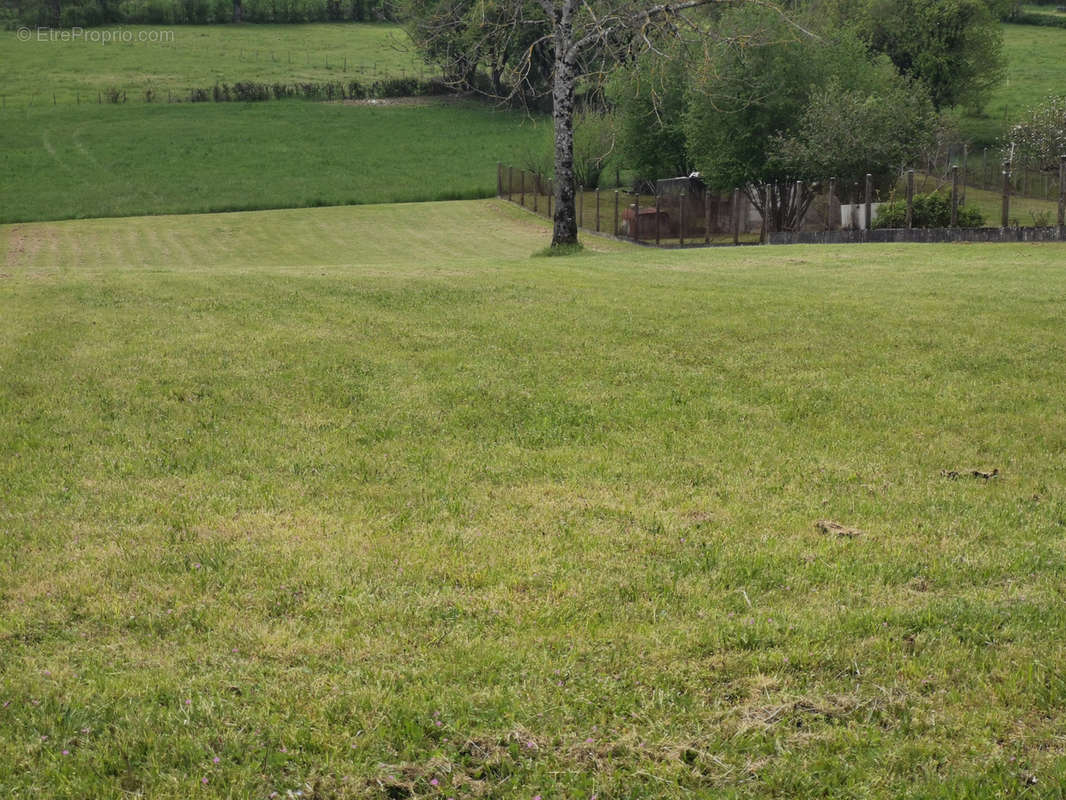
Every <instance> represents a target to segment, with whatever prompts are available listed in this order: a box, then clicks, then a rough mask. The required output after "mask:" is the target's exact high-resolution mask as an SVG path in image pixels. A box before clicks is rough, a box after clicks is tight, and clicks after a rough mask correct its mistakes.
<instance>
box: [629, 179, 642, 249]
mask: <svg viewBox="0 0 1066 800" xmlns="http://www.w3.org/2000/svg"><path fill="white" fill-rule="evenodd" d="M637 189H638V190H639V189H640V187H639V186H638V187H637ZM629 233H630V235H631V236H632V237H633V241H634V242H639V241H640V194H638V193H637V192H633V230H631V231H630V232H629Z"/></svg>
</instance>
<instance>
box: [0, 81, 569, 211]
mask: <svg viewBox="0 0 1066 800" xmlns="http://www.w3.org/2000/svg"><path fill="white" fill-rule="evenodd" d="M414 103H415V104H414V105H391V104H378V105H342V104H340V103H317V102H308V101H301V100H289V101H279V102H269V103H218V104H215V103H205V104H182V105H143V104H142V105H139V106H109V105H103V106H69V107H59V108H51V107H48V108H37V109H22V110H15V111H12V110H8V112H7V113H6V116H4V117H3V119H2V120H0V171H2V173H3V176H4V179H3V181H2V182H0V223H3V222H22V221H30V220H42V219H68V218H79V217H108V216H129V215H134V214H167V213H194V212H205V211H232V210H246V209H263V208H292V207H307V206H323V205H344V204H356V203H390V202H412V201H425V200H454V199H469V198H477V197H489V196H492V195H494V194H495V193H496V162H497V161H503V162H506V163H514V162H516V161H520V160H521V159H522V158H524V157H525V154H526V153H528V152H530V151H532V150H535V149H537V148H543V147H544V146H545V144H546V142H547V141H548V140H547V139H546V138H545V136H544V124H546V122H545V121H543V120H540V119H536V118H533V117H529V116H526V115H523V114H521V113H518V112H514V111H507V110H504V109H498V108H495V107H493V106H490V105H487V104H481V103H474V102H466V101H457V100H453V99H432V98H425V99H421V100H416V101H414Z"/></svg>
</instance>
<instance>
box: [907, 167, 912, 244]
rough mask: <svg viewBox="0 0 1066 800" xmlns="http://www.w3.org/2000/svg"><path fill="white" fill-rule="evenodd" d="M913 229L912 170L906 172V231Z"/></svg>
mask: <svg viewBox="0 0 1066 800" xmlns="http://www.w3.org/2000/svg"><path fill="white" fill-rule="evenodd" d="M913 227H914V170H913V169H909V170H907V230H911V229H912V228H913Z"/></svg>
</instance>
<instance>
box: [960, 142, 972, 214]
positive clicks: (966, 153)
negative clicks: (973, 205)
mask: <svg viewBox="0 0 1066 800" xmlns="http://www.w3.org/2000/svg"><path fill="white" fill-rule="evenodd" d="M969 155H970V145H968V144H964V145H963V146H962V198H961V199H960V200H959V205H963V206H964V205H966V177H967V175H969V173H968V172H967V171H966V162H967V160H968V159H969Z"/></svg>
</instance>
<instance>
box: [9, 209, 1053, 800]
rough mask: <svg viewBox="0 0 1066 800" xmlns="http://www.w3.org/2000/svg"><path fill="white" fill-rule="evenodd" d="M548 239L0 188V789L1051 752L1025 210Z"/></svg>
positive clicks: (694, 773)
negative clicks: (811, 233)
mask: <svg viewBox="0 0 1066 800" xmlns="http://www.w3.org/2000/svg"><path fill="white" fill-rule="evenodd" d="M544 242H545V229H544V228H543V227H542V226H541V223H540V222H539V221H537V220H533V219H531V218H530V217H528V216H526V215H523V214H522V212H520V211H518V210H517V209H513V208H510V207H504V206H501V205H499V204H497V203H496V202H495V201H479V202H477V203H453V204H431V205H421V206H411V205H406V206H382V207H359V208H330V209H305V210H296V211H284V212H263V213H255V214H228V215H220V216H213V215H201V216H194V217H156V218H141V219H131V220H91V221H71V222H60V223H49V224H29V225H16V226H6V227H3V228H0V254H3V258H4V266H3V269H2V272H3V275H2V277H0V374H2V375H3V380H2V381H0V484H2V485H3V486H4V494H3V502H2V504H0V526H2V528H3V530H4V534H5V535H4V536H3V537H0V794H4V795H7V796H39V797H50V798H64V797H70V798H74V797H87V796H91V797H118V796H120V795H122V794H123V793H138V792H140V793H143V794H144V795H145V796H151V797H155V798H159V797H175V798H177V797H181V798H187V797H190V796H201V797H216V796H217V797H264V798H265V797H269V796H271V795H270V793H271V792H278V793H279V794H280V795H281V796H285V793H286V791H289V790H297V789H300V790H302V791H304V793H305V795H304V796H305V797H310V796H313V797H320V798H322V797H330V798H337V797H362V796H371V797H384V796H386V795H387V796H392V797H404V796H418V797H451V796H454V797H457V798H458V797H473V796H492V797H506V798H523V799H524V800H528V799H529V798H530V797H533V796H534V795H540V796H542V797H545V798H548V797H567V798H581V797H585V798H588V797H591V796H592V795H593V794H596V795H597V796H598V797H600V798H643V797H647V798H652V797H655V798H659V797H663V796H689V795H691V796H699V797H715V798H730V797H765V798H769V797H813V796H819V797H848V798H853V797H857V796H862V797H867V798H898V797H904V796H911V797H922V798H948V797H951V798H961V797H970V798H973V797H1008V798H1009V797H1037V796H1044V797H1054V796H1058V794H1059V788H1060V787H1061V785H1062V781H1063V780H1064V779H1066V753H1064V742H1066V738H1064V737H1066V711H1064V709H1066V679H1064V677H1063V675H1064V670H1063V667H1064V664H1066V659H1064V656H1066V643H1064V641H1063V639H1062V637H1061V636H1060V635H1059V633H1060V632H1061V631H1062V630H1063V629H1064V627H1066V605H1064V604H1063V602H1062V600H1063V598H1062V587H1063V585H1064V584H1063V579H1064V576H1066V551H1064V541H1066V540H1064V537H1063V526H1064V524H1066V522H1064V520H1066V495H1064V480H1063V476H1064V469H1066V434H1064V431H1066V418H1064V412H1063V408H1062V404H1061V403H1060V402H1058V399H1059V398H1060V397H1061V387H1062V386H1063V384H1064V383H1066V365H1064V362H1063V360H1062V358H1061V357H1060V356H1061V353H1062V352H1063V350H1064V348H1066V330H1064V328H1063V326H1062V324H1061V309H1062V305H1063V301H1064V299H1066V273H1064V272H1063V270H1062V269H1061V265H1062V262H1063V258H1064V256H1066V248H1064V247H1063V246H1054V245H1047V246H1039V245H1037V246H1033V245H1025V246H1021V245H1019V246H998V245H988V246H980V247H977V246H909V247H908V246H896V247H880V246H873V245H870V246H861V247H839V248H814V247H796V248H741V249H737V250H728V251H723V250H714V251H688V252H657V251H649V250H646V249H640V250H636V249H628V248H626V247H625V246H624V245H621V244H616V243H603V244H601V245H599V247H600V248H606V249H607V250H606V251H605V252H600V253H595V254H591V255H585V256H580V257H575V258H551V259H544V258H537V259H530V258H528V257H527V255H526V254H528V253H530V252H532V251H533V250H535V249H536V248H538V247H540V246H542V245H543V244H544ZM993 468H996V469H998V470H1000V475H999V477H997V478H995V479H992V480H988V481H986V480H982V479H979V478H974V477H971V475H970V474H969V472H968V470H970V469H981V470H991V469H993ZM943 470H956V471H958V472H959V473H960V475H959V477H958V478H957V479H954V480H953V479H951V478H949V477H945V476H944V475H942V471H943ZM826 518H828V519H832V520H837V521H839V522H841V523H843V524H845V525H851V526H855V527H858V528H860V529H862V530H863V531H864V533H863V534H862V535H860V536H857V537H856V538H846V537H838V536H827V535H824V534H822V533H819V532H818V531H817V530H816V529H815V527H814V523H815V521H816V520H820V519H826ZM434 781H436V784H434V783H433V782H434Z"/></svg>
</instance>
